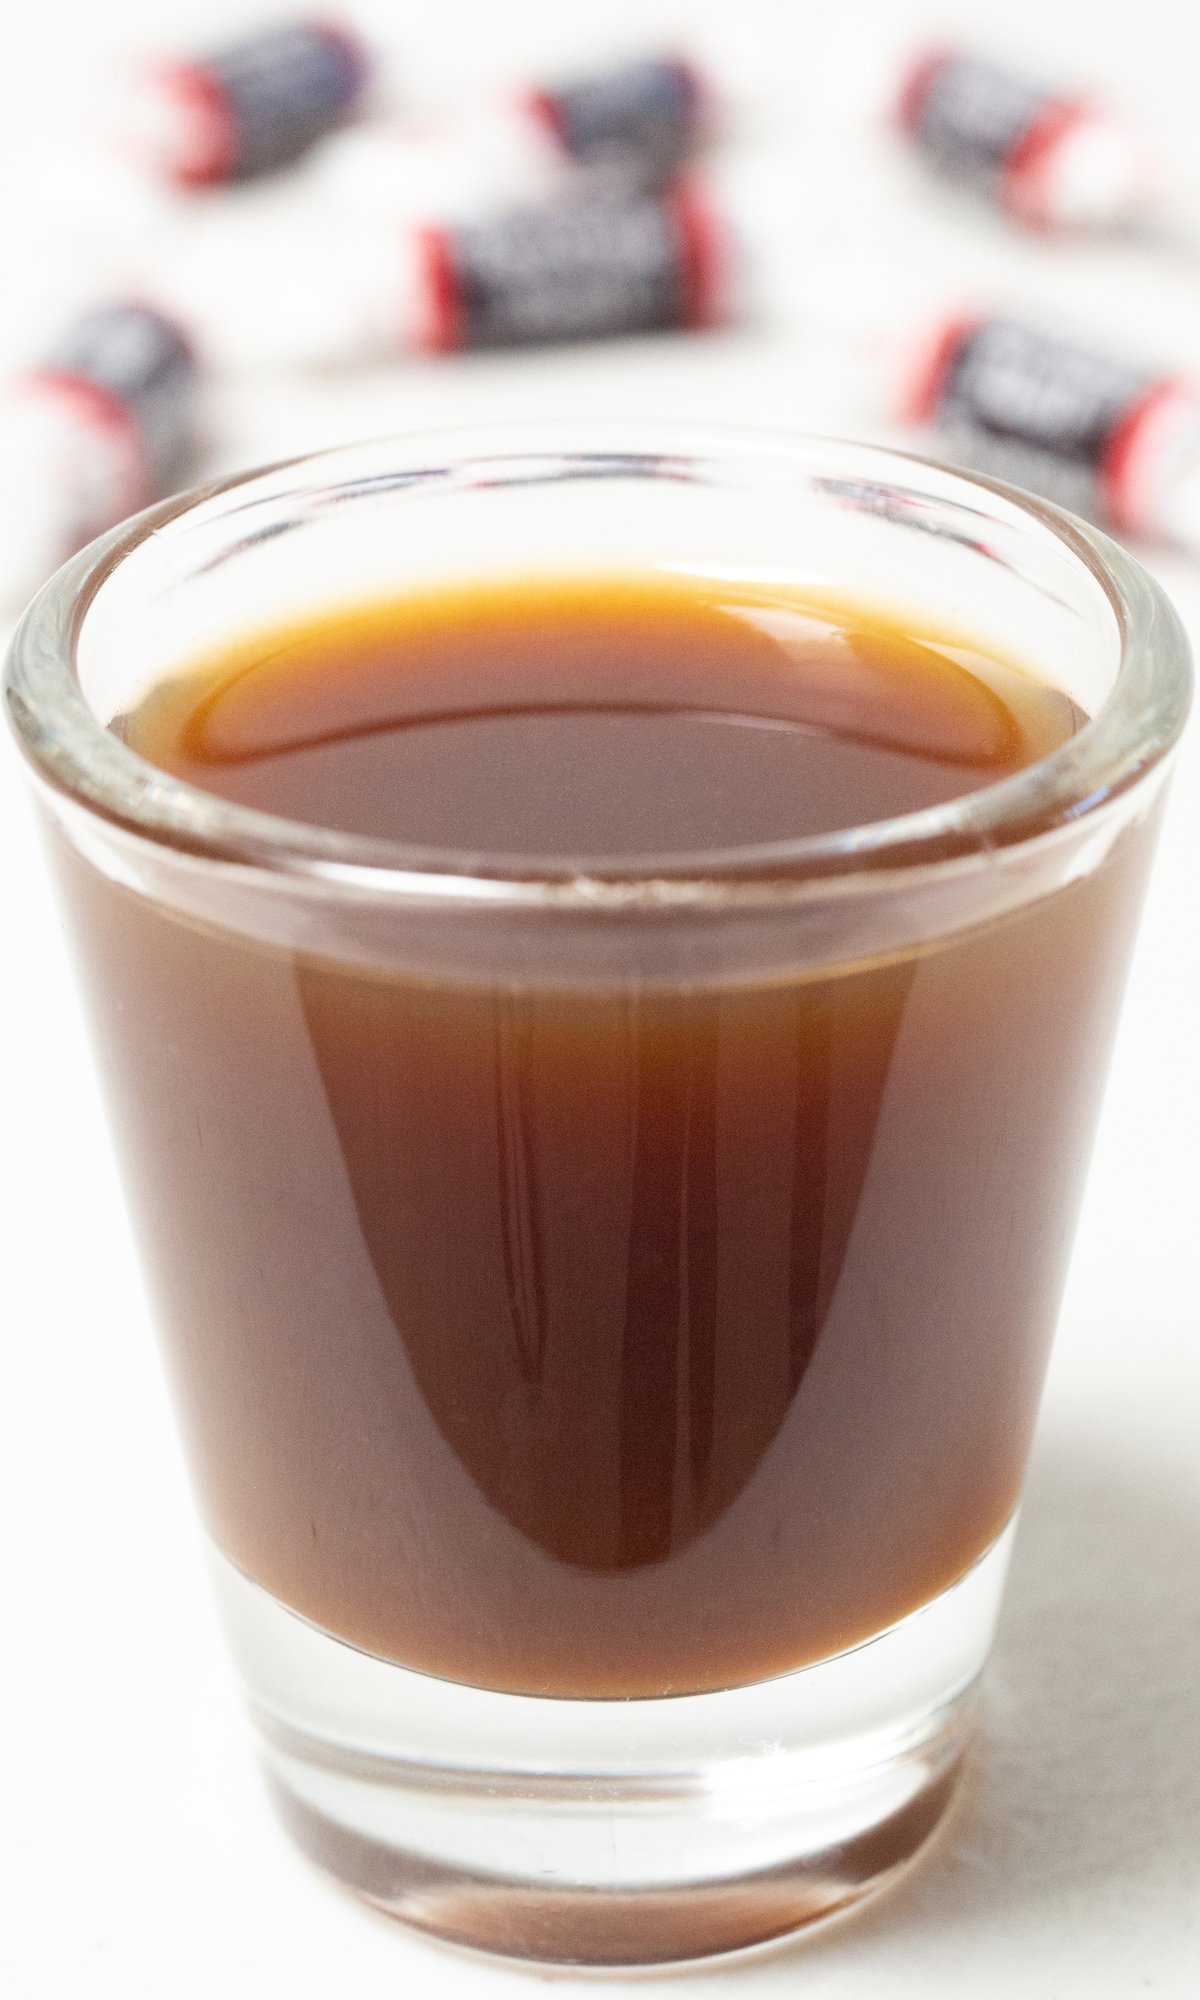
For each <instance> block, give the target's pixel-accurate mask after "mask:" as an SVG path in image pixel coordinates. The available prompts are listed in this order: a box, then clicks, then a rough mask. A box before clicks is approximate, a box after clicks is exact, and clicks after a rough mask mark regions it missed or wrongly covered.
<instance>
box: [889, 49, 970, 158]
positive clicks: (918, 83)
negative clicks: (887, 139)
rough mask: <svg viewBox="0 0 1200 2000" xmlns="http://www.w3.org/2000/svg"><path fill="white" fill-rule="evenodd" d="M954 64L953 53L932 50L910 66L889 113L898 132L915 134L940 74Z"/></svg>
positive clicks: (945, 50) (947, 50)
mask: <svg viewBox="0 0 1200 2000" xmlns="http://www.w3.org/2000/svg"><path fill="white" fill-rule="evenodd" d="M954 61H955V56H954V52H953V50H951V49H934V50H933V51H932V52H931V53H930V54H929V55H927V56H922V57H921V59H920V61H919V62H916V63H914V64H913V66H912V68H911V69H910V70H909V71H908V73H907V75H906V76H905V78H904V82H903V83H902V84H901V86H900V91H899V95H898V96H897V98H896V104H895V109H894V110H893V113H892V118H893V121H894V123H895V125H896V127H897V129H898V130H899V131H901V132H907V133H909V134H910V136H913V135H915V134H916V132H917V129H918V127H919V125H920V123H921V118H922V115H923V113H924V110H925V105H926V101H927V99H928V97H929V93H930V91H931V90H932V88H933V86H934V84H935V83H936V82H937V80H938V78H939V76H940V75H941V74H942V71H943V70H944V69H948V68H949V66H950V64H951V63H952V62H954Z"/></svg>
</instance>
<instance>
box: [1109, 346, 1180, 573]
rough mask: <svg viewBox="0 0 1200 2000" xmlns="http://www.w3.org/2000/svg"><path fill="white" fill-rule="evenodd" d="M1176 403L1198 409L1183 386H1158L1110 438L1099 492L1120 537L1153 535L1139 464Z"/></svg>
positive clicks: (1171, 382)
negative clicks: (1151, 433) (1157, 424)
mask: <svg viewBox="0 0 1200 2000" xmlns="http://www.w3.org/2000/svg"><path fill="white" fill-rule="evenodd" d="M1173 402H1178V403H1179V404H1180V407H1181V409H1182V408H1183V407H1185V406H1186V407H1187V408H1188V409H1194V408H1195V398H1194V396H1193V395H1192V394H1191V393H1190V392H1189V390H1188V389H1187V388H1186V387H1185V385H1184V384H1183V383H1182V382H1180V381H1177V380H1175V379H1174V378H1172V377H1166V378H1165V379H1164V380H1163V381H1161V382H1155V383H1154V384H1153V385H1152V387H1151V388H1149V389H1147V391H1146V393H1145V395H1144V396H1141V397H1139V399H1138V401H1137V402H1136V403H1134V404H1133V405H1132V407H1131V408H1130V409H1128V410H1126V412H1125V415H1124V416H1123V417H1122V418H1121V421H1120V423H1119V424H1118V425H1117V427H1116V429H1115V431H1114V432H1113V434H1112V436H1111V437H1110V438H1109V441H1108V447H1107V449H1106V451H1105V453H1104V459H1103V462H1102V464H1101V467H1100V491H1101V494H1102V496H1103V500H1104V507H1105V512H1106V514H1107V516H1108V520H1109V522H1110V524H1111V525H1112V527H1114V528H1115V529H1116V531H1117V533H1118V534H1120V535H1143V534H1153V532H1154V523H1153V521H1152V520H1151V519H1150V518H1149V511H1150V510H1149V505H1148V501H1147V496H1146V494H1145V493H1144V491H1143V490H1142V472H1143V467H1142V465H1141V464H1140V463H1139V460H1140V458H1141V455H1142V447H1143V446H1144V444H1145V442H1146V434H1147V431H1148V430H1149V428H1150V426H1151V424H1152V423H1153V422H1154V421H1155V419H1157V418H1158V417H1160V416H1161V415H1162V413H1163V411H1164V410H1165V409H1166V408H1167V407H1168V406H1169V405H1170V404H1171V403H1173Z"/></svg>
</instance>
